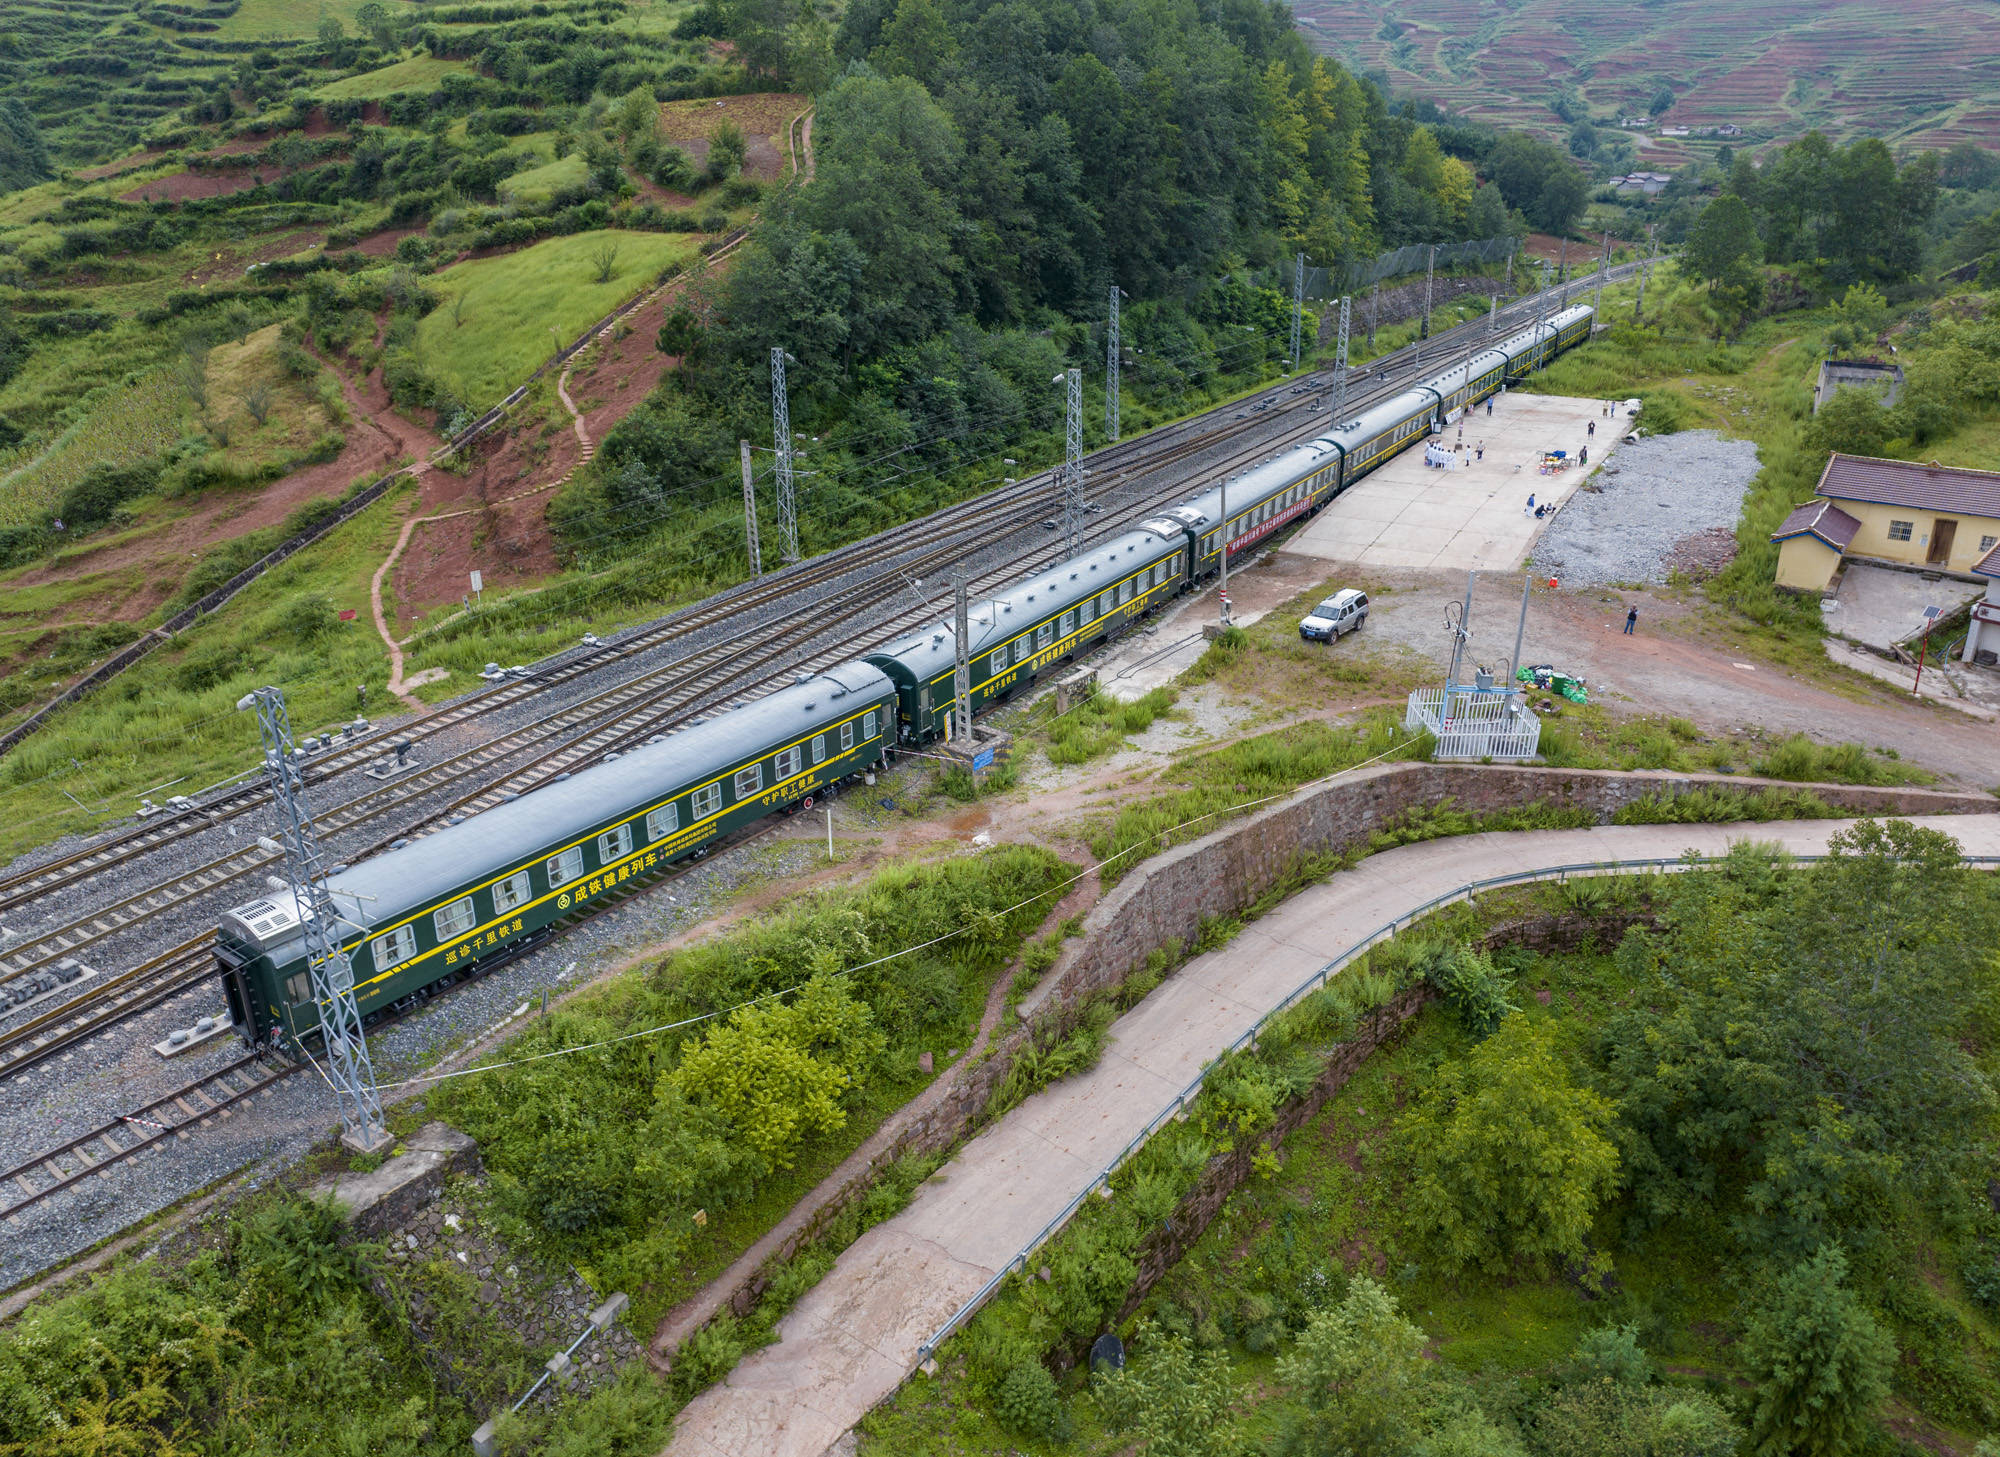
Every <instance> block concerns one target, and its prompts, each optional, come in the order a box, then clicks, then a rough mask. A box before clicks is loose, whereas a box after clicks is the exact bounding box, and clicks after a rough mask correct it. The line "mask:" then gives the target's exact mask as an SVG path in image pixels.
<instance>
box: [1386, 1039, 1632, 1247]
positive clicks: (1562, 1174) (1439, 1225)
mask: <svg viewBox="0 0 2000 1457" xmlns="http://www.w3.org/2000/svg"><path fill="white" fill-rule="evenodd" d="M1611 1121H1612V1108H1611V1105H1610V1104H1609V1103H1608V1102H1606V1101H1605V1100H1604V1099H1602V1098H1600V1097H1599V1096H1598V1095H1597V1094H1596V1093H1593V1092H1591V1091H1590V1090H1589V1089H1587V1088H1581V1087H1578V1086H1577V1085H1576V1084H1575V1083H1574V1082H1572V1081H1571V1079H1570V1076H1569V1072H1568V1069H1567V1068H1566V1067H1565V1065H1564V1060H1563V1058H1562V1056H1561V1054H1560V1053H1559V1051H1558V1050H1557V1048H1556V1045H1555V1040H1554V1032H1553V1030H1552V1029H1550V1028H1547V1027H1545V1026H1543V1025H1541V1024H1538V1023H1536V1022H1534V1021H1531V1020H1529V1019H1528V1018H1526V1017H1523V1016H1520V1015H1515V1016H1512V1017H1509V1018H1507V1019H1506V1021H1504V1022H1503V1023H1501V1025H1500V1030H1499V1031H1498V1032H1496V1033H1494V1035H1493V1036H1491V1037H1489V1038H1487V1039H1486V1040H1485V1041H1484V1042H1482V1043H1480V1044H1479V1046H1478V1047H1476V1048H1474V1049H1473V1050H1472V1052H1471V1053H1470V1054H1469V1055H1467V1056H1466V1057H1465V1058H1464V1059H1463V1060H1462V1061H1459V1062H1453V1063H1447V1064H1445V1065H1444V1066H1443V1067H1441V1068H1439V1069H1438V1073H1437V1078H1436V1081H1435V1082H1434V1083H1433V1084H1432V1086H1431V1087H1430V1088H1428V1089H1426V1090H1425V1092H1424V1095H1423V1097H1422V1098H1421V1100H1420V1101H1418V1102H1417V1103H1416V1104H1415V1105H1414V1106H1413V1107H1412V1108H1411V1109H1410V1110H1409V1111H1408V1112H1407V1113H1405V1114H1404V1116H1403V1119H1402V1123H1401V1126H1400V1129H1399V1132H1400V1135H1401V1138H1402V1140H1403V1146H1404V1148H1405V1150H1406V1154H1407V1157H1408V1159H1409V1162H1410V1166H1411V1172H1412V1177H1411V1181H1410V1187H1409V1192H1408V1198H1407V1208H1408V1210H1409V1215H1410V1219H1411V1221H1412V1223H1413V1225H1414V1226H1415V1228H1416V1229H1417V1230H1418V1231H1419V1234H1420V1237H1421V1238H1422V1239H1423V1240H1424V1241H1425V1242H1426V1243H1427V1244H1429V1246H1430V1247H1431V1248H1432V1249H1434V1250H1435V1251H1436V1253H1437V1256H1438V1258H1439V1259H1441V1260H1442V1261H1443V1262H1444V1263H1445V1264H1446V1265H1448V1266H1450V1267H1452V1268H1459V1267H1463V1266H1466V1265H1477V1266H1479V1267H1480V1268H1482V1269H1485V1270H1488V1271H1492V1272H1494V1273H1501V1272H1505V1271H1508V1270H1511V1269H1514V1268H1516V1267H1517V1266H1518V1267H1521V1268H1525V1269H1528V1270H1531V1271H1535V1272H1537V1273H1542V1272H1546V1271H1548V1270H1549V1269H1551V1268H1553V1267H1555V1266H1558V1265H1560V1264H1563V1263H1567V1262H1576V1261H1581V1260H1583V1259H1585V1258H1586V1257H1587V1254H1588V1249H1587V1241H1588V1238H1589V1234H1590V1226H1591V1222H1592V1220H1593V1219H1594V1218H1595V1217H1596V1213H1597V1209H1598V1207H1599V1205H1600V1204H1601V1203H1602V1202H1603V1200H1604V1199H1605V1198H1606V1197H1607V1196H1608V1195H1609V1194H1611V1193H1612V1192H1613V1190H1614V1189H1615V1188H1616V1187H1617V1183H1618V1149H1617V1146H1616V1145H1615V1144H1614V1143H1613V1142H1612V1140H1611V1138H1610V1136H1609V1132H1608V1129H1609V1126H1610V1124H1611Z"/></svg>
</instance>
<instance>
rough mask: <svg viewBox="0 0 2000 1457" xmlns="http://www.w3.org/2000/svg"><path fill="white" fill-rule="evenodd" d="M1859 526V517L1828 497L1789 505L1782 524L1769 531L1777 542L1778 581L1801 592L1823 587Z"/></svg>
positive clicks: (1831, 575) (1821, 589) (1831, 576)
mask: <svg viewBox="0 0 2000 1457" xmlns="http://www.w3.org/2000/svg"><path fill="white" fill-rule="evenodd" d="M1860 529H1861V523H1860V522H1859V521H1856V520H1855V519H1854V518H1853V517H1852V516H1850V515H1848V514H1847V513H1846V512H1845V511H1843V510H1841V509H1840V508H1839V507H1838V506H1836V505H1834V504H1833V502H1831V501H1808V502H1806V503H1805V505H1803V506H1794V507H1792V514H1791V515H1789V516H1787V517H1786V518H1785V520H1784V524H1783V525H1781V526H1780V527H1779V528H1778V529H1777V530H1776V531H1774V532H1772V533H1771V540H1773V541H1775V542H1777V543H1778V585H1779V586H1780V587H1796V588H1797V589H1798V590H1800V591H1802V592H1818V591H1823V590H1825V587H1826V584H1827V583H1828V582H1831V581H1832V580H1833V574H1834V572H1835V571H1837V570H1838V569H1839V567H1840V558H1841V556H1842V555H1843V554H1844V553H1845V552H1846V550H1847V545H1848V543H1849V542H1851V541H1853V540H1854V534H1855V533H1856V532H1857V531H1859V530H1860Z"/></svg>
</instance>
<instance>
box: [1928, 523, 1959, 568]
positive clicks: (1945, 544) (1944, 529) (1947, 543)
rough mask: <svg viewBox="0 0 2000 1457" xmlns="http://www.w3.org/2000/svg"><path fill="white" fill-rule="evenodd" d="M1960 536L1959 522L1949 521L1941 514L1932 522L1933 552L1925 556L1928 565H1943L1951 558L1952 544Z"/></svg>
mask: <svg viewBox="0 0 2000 1457" xmlns="http://www.w3.org/2000/svg"><path fill="white" fill-rule="evenodd" d="M1957 536H1958V523H1957V522H1956V521H1947V520H1946V519H1945V518H1944V517H1942V516H1940V517H1938V518H1937V519H1936V520H1935V521H1933V522H1932V523H1931V554H1930V555H1929V556H1928V557H1926V558H1925V561H1926V563H1927V564H1928V565H1930V566H1933V567H1941V566H1943V565H1944V564H1945V563H1946V562H1949V561H1950V560H1951V544H1952V541H1953V540H1954V539H1955V538H1956V537H1957Z"/></svg>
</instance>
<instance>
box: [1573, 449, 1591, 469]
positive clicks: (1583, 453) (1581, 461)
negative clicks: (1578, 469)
mask: <svg viewBox="0 0 2000 1457" xmlns="http://www.w3.org/2000/svg"><path fill="white" fill-rule="evenodd" d="M1576 463H1577V464H1578V465H1580V466H1583V465H1589V464H1590V447H1589V446H1588V445H1586V446H1584V447H1583V449H1581V450H1579V451H1578V452H1577V453H1576Z"/></svg>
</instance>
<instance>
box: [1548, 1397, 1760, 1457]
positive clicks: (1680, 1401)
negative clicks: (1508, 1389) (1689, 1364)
mask: <svg viewBox="0 0 2000 1457" xmlns="http://www.w3.org/2000/svg"><path fill="white" fill-rule="evenodd" d="M1533 1435H1534V1442H1535V1449H1536V1451H1538V1452H1540V1453H1542V1454H1544V1457H1732V1454H1734V1452H1735V1451H1736V1447H1737V1443H1738V1442H1740V1441H1741V1440H1742V1437H1743V1429H1742V1428H1741V1427H1739V1426H1738V1425H1737V1424H1736V1423H1735V1422H1734V1421H1733V1420H1731V1419H1730V1416H1729V1414H1728V1413H1727V1412H1726V1411H1724V1410H1723V1409H1722V1407H1721V1406H1720V1405H1718V1404H1717V1403H1716V1401H1715V1400H1714V1398H1712V1397H1710V1396H1707V1395H1705V1394H1704V1393H1702V1392H1699V1391H1683V1390H1675V1389H1672V1388H1668V1387H1659V1386H1650V1387H1649V1386H1632V1385H1627V1384H1624V1383H1621V1382H1617V1381H1612V1380H1609V1379H1603V1378H1600V1379H1599V1380H1596V1381H1587V1382H1577V1383H1574V1384H1572V1385H1568V1386H1563V1387H1559V1388H1558V1389H1557V1390H1556V1391H1555V1392H1554V1393H1552V1394H1551V1395H1550V1396H1549V1397H1548V1398H1547V1399H1546V1400H1545V1401H1544V1402H1543V1403H1542V1406H1541V1408H1540V1410H1538V1411H1537V1412H1536V1413H1535V1417H1534V1422H1533Z"/></svg>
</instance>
